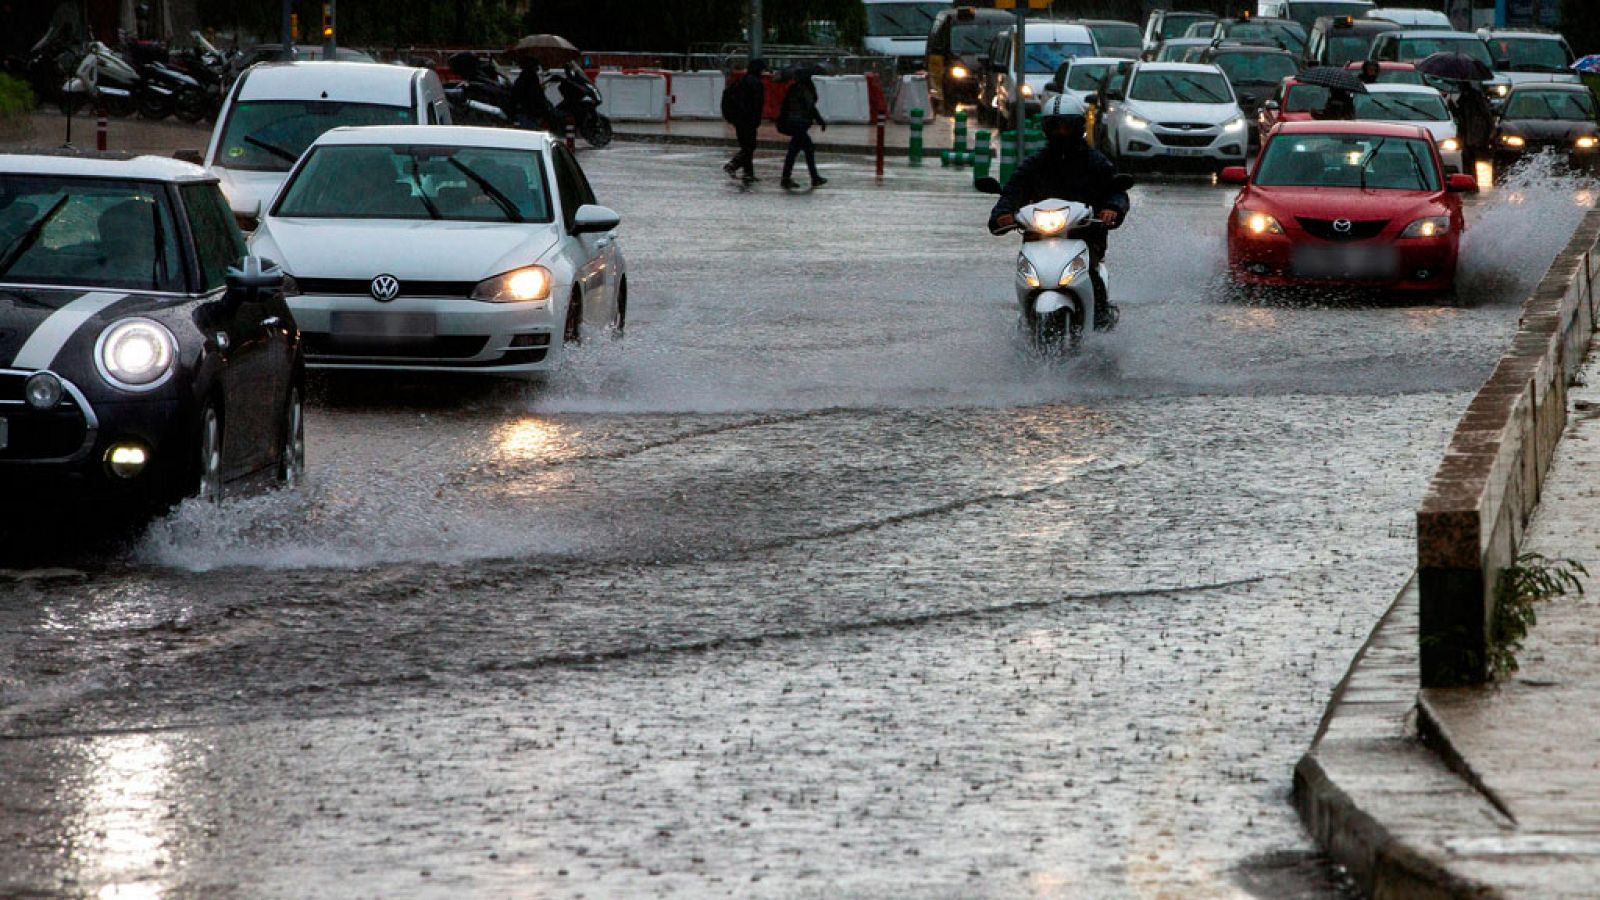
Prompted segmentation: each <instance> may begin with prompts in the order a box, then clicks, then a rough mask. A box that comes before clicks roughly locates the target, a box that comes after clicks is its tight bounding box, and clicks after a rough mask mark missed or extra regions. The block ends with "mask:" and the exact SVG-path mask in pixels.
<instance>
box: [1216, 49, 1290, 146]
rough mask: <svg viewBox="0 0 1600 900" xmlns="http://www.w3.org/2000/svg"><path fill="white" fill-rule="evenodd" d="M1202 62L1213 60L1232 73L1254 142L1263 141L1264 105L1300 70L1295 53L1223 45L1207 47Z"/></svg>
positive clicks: (1225, 73) (1228, 74)
mask: <svg viewBox="0 0 1600 900" xmlns="http://www.w3.org/2000/svg"><path fill="white" fill-rule="evenodd" d="M1200 62H1203V63H1210V64H1211V65H1214V66H1216V67H1217V68H1219V69H1221V70H1222V74H1224V75H1226V76H1228V82H1229V83H1230V84H1232V85H1233V92H1234V93H1235V94H1236V95H1238V99H1239V108H1240V109H1243V110H1244V115H1245V120H1246V121H1248V122H1249V123H1250V141H1251V143H1252V144H1255V143H1259V142H1260V140H1261V135H1260V133H1259V130H1258V123H1257V121H1256V117H1257V115H1258V114H1259V113H1260V112H1261V104H1262V103H1264V102H1265V101H1266V100H1268V99H1269V98H1271V97H1272V94H1273V92H1274V91H1276V90H1277V88H1278V86H1279V85H1281V84H1282V83H1283V80H1284V79H1285V78H1292V77H1293V76H1295V75H1296V74H1298V73H1299V71H1300V64H1299V62H1298V61H1297V60H1296V58H1295V55H1294V54H1293V53H1290V52H1288V51H1287V50H1274V49H1272V48H1270V47H1238V46H1229V45H1226V44H1224V45H1222V46H1219V47H1214V48H1212V49H1210V50H1207V51H1206V52H1205V54H1204V55H1202V56H1201V57H1200Z"/></svg>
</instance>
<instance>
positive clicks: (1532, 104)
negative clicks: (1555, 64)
mask: <svg viewBox="0 0 1600 900" xmlns="http://www.w3.org/2000/svg"><path fill="white" fill-rule="evenodd" d="M1505 117H1506V118H1507V119H1567V120H1570V121H1574V122H1587V121H1592V120H1593V119H1594V97H1593V95H1591V94H1587V93H1579V92H1578V91H1540V90H1520V91H1513V92H1512V94H1511V99H1510V100H1507V101H1506V110H1505Z"/></svg>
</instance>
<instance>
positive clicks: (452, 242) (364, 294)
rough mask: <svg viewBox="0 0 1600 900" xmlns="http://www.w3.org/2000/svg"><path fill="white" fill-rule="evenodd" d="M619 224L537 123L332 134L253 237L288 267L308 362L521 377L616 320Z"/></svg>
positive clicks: (617, 324)
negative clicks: (525, 127) (521, 127)
mask: <svg viewBox="0 0 1600 900" xmlns="http://www.w3.org/2000/svg"><path fill="white" fill-rule="evenodd" d="M619 221H620V220H619V218H618V216H617V214H616V213H615V212H612V211H611V210H610V209H607V208H605V207H603V206H599V205H596V203H595V198H594V193H593V191H592V190H591V189H590V187H589V182H588V179H586V178H585V177H584V175H583V170H582V169H580V168H579V167H578V162H577V160H576V159H574V158H573V156H572V154H571V153H569V152H568V151H567V149H566V147H564V146H562V145H561V144H559V143H557V142H554V141H552V140H551V139H550V137H549V135H547V134H545V133H544V132H537V131H518V130H512V129H502V128H468V127H458V126H416V125H403V126H380V127H370V128H336V129H333V130H332V131H329V132H327V133H326V134H324V135H322V136H321V137H320V138H318V139H317V140H316V142H315V143H313V144H312V145H311V147H310V148H309V149H307V150H306V153H305V155H304V156H302V157H301V158H300V161H299V162H298V163H296V164H295V167H294V170H293V171H292V172H291V173H290V174H289V178H288V179H287V180H286V181H285V182H284V185H283V187H282V189H280V190H279V191H278V194H277V196H276V197H275V198H274V199H273V201H272V204H271V206H270V207H269V208H268V210H267V211H266V214H265V215H264V216H263V217H262V219H261V225H260V228H258V229H257V231H256V233H255V235H254V236H253V237H252V238H251V246H252V249H253V252H255V253H257V254H259V255H264V256H265V257H266V258H268V259H273V260H276V261H278V263H279V264H281V265H282V267H283V270H284V272H285V273H287V274H288V275H289V276H290V282H289V286H288V287H287V290H288V291H289V292H290V293H291V296H290V298H289V305H290V308H291V309H292V310H293V311H294V317H295V321H296V322H297V323H298V324H299V326H300V332H301V336H302V339H303V343H304V346H305V355H306V363H307V365H308V366H310V367H312V368H322V369H389V370H392V369H406V370H416V371H430V372H443V371H472V372H483V373H489V374H500V375H512V376H522V377H530V376H534V375H536V374H537V373H539V372H542V371H545V370H548V369H550V368H553V367H554V366H556V365H557V364H559V363H560V360H561V356H562V353H563V350H564V348H566V347H567V346H570V345H572V344H575V343H577V342H578V341H580V340H582V338H583V337H584V336H585V335H586V334H591V333H596V332H599V331H601V330H605V329H610V330H612V331H613V332H614V333H620V331H621V330H622V327H623V324H624V322H625V319H626V317H627V304H628V280H627V274H626V269H625V267H624V262H623V259H622V250H621V248H620V247H619V246H618V245H617V241H616V235H615V230H616V228H617V226H618V223H619Z"/></svg>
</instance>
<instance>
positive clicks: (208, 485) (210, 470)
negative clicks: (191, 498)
mask: <svg viewBox="0 0 1600 900" xmlns="http://www.w3.org/2000/svg"><path fill="white" fill-rule="evenodd" d="M195 462H196V464H197V466H196V468H197V469H198V474H199V477H198V478H197V480H196V490H195V496H197V497H199V498H200V499H201V500H204V501H206V502H207V503H217V502H220V501H221V500H222V413H221V412H220V411H219V410H218V409H217V401H216V400H214V399H212V400H207V401H206V408H205V409H204V410H202V411H201V412H200V442H199V458H198V459H197V460H195Z"/></svg>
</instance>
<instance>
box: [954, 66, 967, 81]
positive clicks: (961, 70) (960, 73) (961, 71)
mask: <svg viewBox="0 0 1600 900" xmlns="http://www.w3.org/2000/svg"><path fill="white" fill-rule="evenodd" d="M971 74H972V73H971V72H969V71H968V70H967V67H966V66H951V67H950V77H951V78H954V79H955V80H957V81H961V80H963V79H965V78H966V77H967V76H968V75H971Z"/></svg>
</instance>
